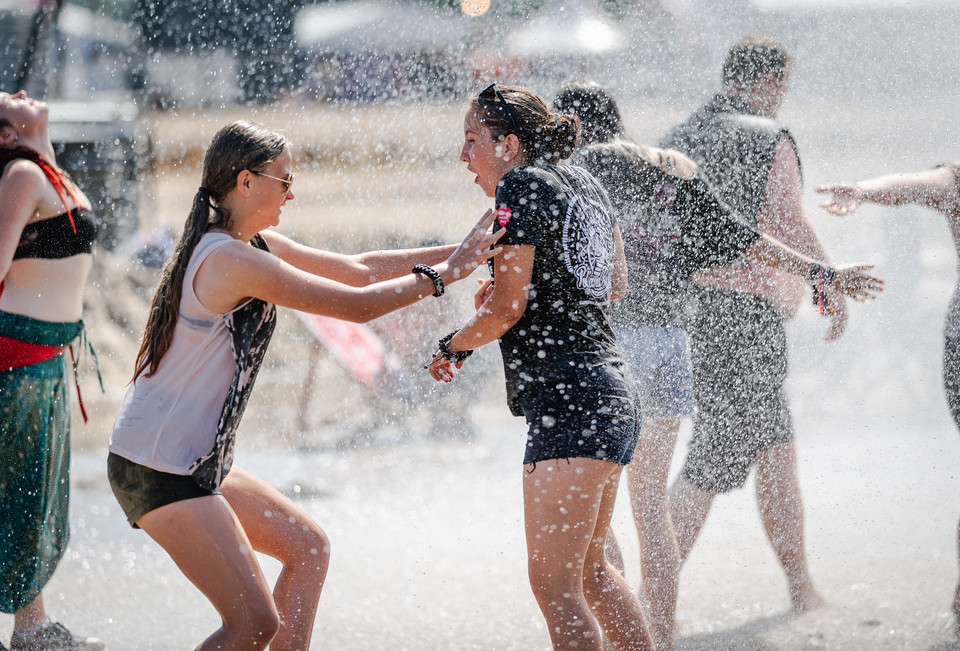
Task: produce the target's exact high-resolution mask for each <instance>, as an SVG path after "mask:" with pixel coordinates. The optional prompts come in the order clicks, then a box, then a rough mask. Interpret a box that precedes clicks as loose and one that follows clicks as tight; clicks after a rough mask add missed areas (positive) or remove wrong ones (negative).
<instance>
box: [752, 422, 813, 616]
mask: <svg viewBox="0 0 960 651" xmlns="http://www.w3.org/2000/svg"><path fill="white" fill-rule="evenodd" d="M756 465H757V478H756V490H757V505H758V506H759V507H760V518H761V519H762V520H763V527H764V529H765V530H766V532H767V538H769V540H770V544H771V545H772V546H773V551H774V552H775V553H776V555H777V559H779V561H780V565H781V566H783V570H784V572H786V574H787V583H788V584H789V588H790V601H791V603H792V604H793V609H794V610H811V609H813V608H817V607H819V606H821V605H823V603H824V601H825V600H824V598H823V596H822V595H821V594H820V593H819V592H817V589H816V588H815V587H814V585H813V579H812V578H811V577H810V569H809V567H808V566H807V557H806V553H805V551H804V547H803V501H802V499H801V497H800V482H799V480H798V478H797V456H796V448H795V445H794V443H793V442H792V441H791V442H789V443H784V444H783V445H778V446H777V447H775V448H771V449H769V450H767V451H765V452H763V453H762V454H761V455H760V456H759V457H757V464H756Z"/></svg>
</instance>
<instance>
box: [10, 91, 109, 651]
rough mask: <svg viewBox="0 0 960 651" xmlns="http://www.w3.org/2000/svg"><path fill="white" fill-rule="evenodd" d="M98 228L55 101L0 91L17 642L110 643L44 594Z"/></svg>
mask: <svg viewBox="0 0 960 651" xmlns="http://www.w3.org/2000/svg"><path fill="white" fill-rule="evenodd" d="M61 210H62V211H63V212H62V213H61V214H59V215H58V214H57V213H56V212H55V211H61ZM48 215H49V216H48ZM38 216H39V217H40V219H37V217H38ZM31 219H37V220H36V221H32V222H31V221H30V220H31ZM95 237H96V228H95V226H94V224H93V223H92V221H90V219H89V217H88V210H87V201H86V198H85V197H84V196H83V194H82V192H80V190H79V189H78V188H77V187H76V186H74V185H73V183H72V182H71V181H70V179H69V178H68V177H67V175H66V174H65V173H64V172H63V170H61V169H60V168H59V167H58V166H57V163H56V159H55V157H54V151H53V145H52V144H51V142H50V134H49V130H48V109H47V105H46V104H45V103H43V102H39V101H36V100H33V99H31V98H29V97H27V95H26V94H25V93H23V92H19V93H15V94H13V95H10V94H7V93H0V464H2V465H3V467H2V469H0V611H3V612H9V613H13V615H14V633H13V637H12V639H11V642H10V646H11V648H12V649H15V650H17V651H25V650H30V649H51V648H56V649H68V650H72V649H100V648H103V644H102V643H100V641H99V640H96V639H93V638H79V637H76V636H74V635H73V634H71V633H70V631H69V630H67V629H66V628H65V627H64V626H63V625H62V624H60V623H57V622H52V621H51V620H50V617H49V615H48V614H47V611H46V606H45V603H44V598H43V591H44V589H45V587H46V585H47V582H48V581H49V580H50V578H51V575H52V574H53V572H54V571H55V570H56V568H57V567H58V565H59V563H60V560H61V559H62V557H63V554H64V553H65V551H66V547H67V543H68V541H69V540H70V526H69V520H68V515H69V513H68V508H69V497H70V495H69V486H70V481H69V466H70V420H71V417H70V396H69V393H68V392H67V387H68V386H69V384H68V382H69V377H68V370H67V365H66V362H65V356H64V350H65V348H66V347H68V346H71V345H72V344H73V343H74V342H75V341H76V340H77V337H78V336H80V335H81V333H83V331H84V329H83V321H82V319H81V315H82V310H83V300H82V299H83V286H84V284H85V282H86V278H87V273H88V271H89V269H90V252H91V249H92V245H93V241H94V239H95ZM28 258H31V259H30V260H27V259H28ZM51 270H52V271H51ZM51 276H52V277H54V278H55V279H56V281H55V282H56V287H51V286H50V285H51V281H50V278H51ZM81 345H82V342H81ZM80 406H81V412H82V413H83V403H82V402H81V403H80ZM84 415H85V414H84ZM71 597H72V595H71Z"/></svg>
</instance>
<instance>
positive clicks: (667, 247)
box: [573, 140, 760, 327]
mask: <svg viewBox="0 0 960 651" xmlns="http://www.w3.org/2000/svg"><path fill="white" fill-rule="evenodd" d="M573 163H574V164H575V165H582V166H583V167H584V168H585V169H587V170H588V171H589V172H590V173H591V174H593V175H594V176H595V177H596V178H597V180H599V181H600V183H601V185H603V187H604V188H606V190H607V192H608V193H609V195H610V200H611V202H612V204H613V207H614V209H615V210H616V213H617V218H618V220H619V223H620V231H621V235H622V237H623V245H624V252H625V254H626V258H627V270H628V276H629V283H628V289H627V294H626V296H625V297H624V299H623V300H622V301H617V302H616V303H615V304H614V307H613V323H614V325H616V326H617V327H644V326H652V327H669V326H674V327H684V326H685V325H686V323H687V320H688V318H689V313H688V312H689V308H688V303H689V301H688V296H687V294H688V287H689V285H688V281H687V278H688V277H689V276H690V275H691V274H692V273H693V272H695V271H698V270H701V269H706V268H708V267H718V266H724V265H727V264H729V263H730V262H732V261H734V260H736V259H738V258H739V257H740V254H741V253H743V251H744V250H745V249H746V248H747V247H749V246H750V245H751V244H752V243H753V242H755V241H756V240H757V239H758V238H759V237H760V233H759V232H758V231H757V230H756V229H754V228H751V227H750V226H748V225H747V224H745V223H743V222H742V221H740V220H739V218H738V217H737V216H736V215H735V214H734V213H733V211H732V210H731V209H730V208H729V207H728V206H727V205H726V204H724V203H722V202H721V201H720V200H719V199H717V198H716V196H715V193H714V191H713V189H712V187H711V186H710V185H709V183H708V182H707V181H706V180H705V179H704V178H703V176H702V175H701V174H700V172H699V170H697V169H696V166H695V164H694V163H693V162H692V161H690V160H689V159H685V158H684V157H682V156H678V155H677V154H676V152H670V151H667V150H661V149H655V148H649V147H642V146H640V145H637V144H636V143H633V142H630V141H628V140H615V141H612V142H608V143H598V144H594V145H589V146H587V147H584V148H582V149H580V150H579V151H578V152H577V154H576V156H574V158H573Z"/></svg>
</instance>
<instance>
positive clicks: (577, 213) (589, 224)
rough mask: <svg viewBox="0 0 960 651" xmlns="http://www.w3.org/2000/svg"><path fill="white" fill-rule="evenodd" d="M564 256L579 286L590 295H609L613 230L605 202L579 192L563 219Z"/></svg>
mask: <svg viewBox="0 0 960 651" xmlns="http://www.w3.org/2000/svg"><path fill="white" fill-rule="evenodd" d="M563 253H564V255H563V258H564V262H565V263H566V266H567V270H568V271H569V272H570V273H571V274H573V277H574V278H576V279H577V287H578V288H579V289H581V290H582V291H584V292H586V293H587V294H588V295H589V296H590V297H591V298H594V299H597V300H599V301H605V300H607V299H608V298H609V297H610V291H611V289H612V277H613V255H614V253H613V232H612V231H611V229H610V216H609V214H608V213H607V211H606V209H605V208H604V206H603V204H601V203H599V202H598V201H595V200H593V199H590V198H587V197H583V196H580V195H576V196H574V197H572V199H571V201H570V205H569V206H568V207H567V214H566V218H565V220H564V222H563Z"/></svg>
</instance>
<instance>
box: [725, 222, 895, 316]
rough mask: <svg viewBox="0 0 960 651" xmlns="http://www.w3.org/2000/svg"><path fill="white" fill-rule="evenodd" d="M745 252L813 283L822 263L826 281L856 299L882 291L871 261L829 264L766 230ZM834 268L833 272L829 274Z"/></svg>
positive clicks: (871, 296)
mask: <svg viewBox="0 0 960 651" xmlns="http://www.w3.org/2000/svg"><path fill="white" fill-rule="evenodd" d="M743 255H744V257H746V258H750V259H751V260H754V261H756V262H760V263H762V264H765V265H767V266H770V267H774V268H775V269H779V270H780V271H785V272H787V273H789V274H793V275H794V276H800V277H801V278H804V279H805V280H808V281H810V282H814V281H816V280H817V278H811V273H812V272H814V271H816V269H815V268H814V265H819V266H820V267H823V268H824V276H826V277H827V281H826V284H827V285H828V286H830V287H832V288H834V289H836V290H837V291H838V292H840V293H841V294H843V295H844V296H849V297H850V298H852V299H854V300H857V301H865V300H867V299H870V298H876V297H877V294H878V293H879V292H882V291H883V281H882V280H881V279H879V278H877V277H876V276H871V275H869V274H867V273H866V272H867V271H869V270H870V269H873V265H871V264H853V265H838V266H834V267H830V265H828V264H827V263H826V262H823V261H819V260H814V259H813V258H811V257H809V256H806V255H803V254H802V253H800V252H798V251H794V250H793V249H791V248H790V247H788V246H787V245H785V244H783V243H782V242H779V241H778V240H775V239H774V238H772V237H770V236H769V235H767V234H766V233H763V234H761V235H760V239H758V240H757V241H756V242H754V243H753V244H751V245H750V247H749V248H748V249H747V250H746V251H744V252H743ZM831 271H832V273H829V272H831Z"/></svg>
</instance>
